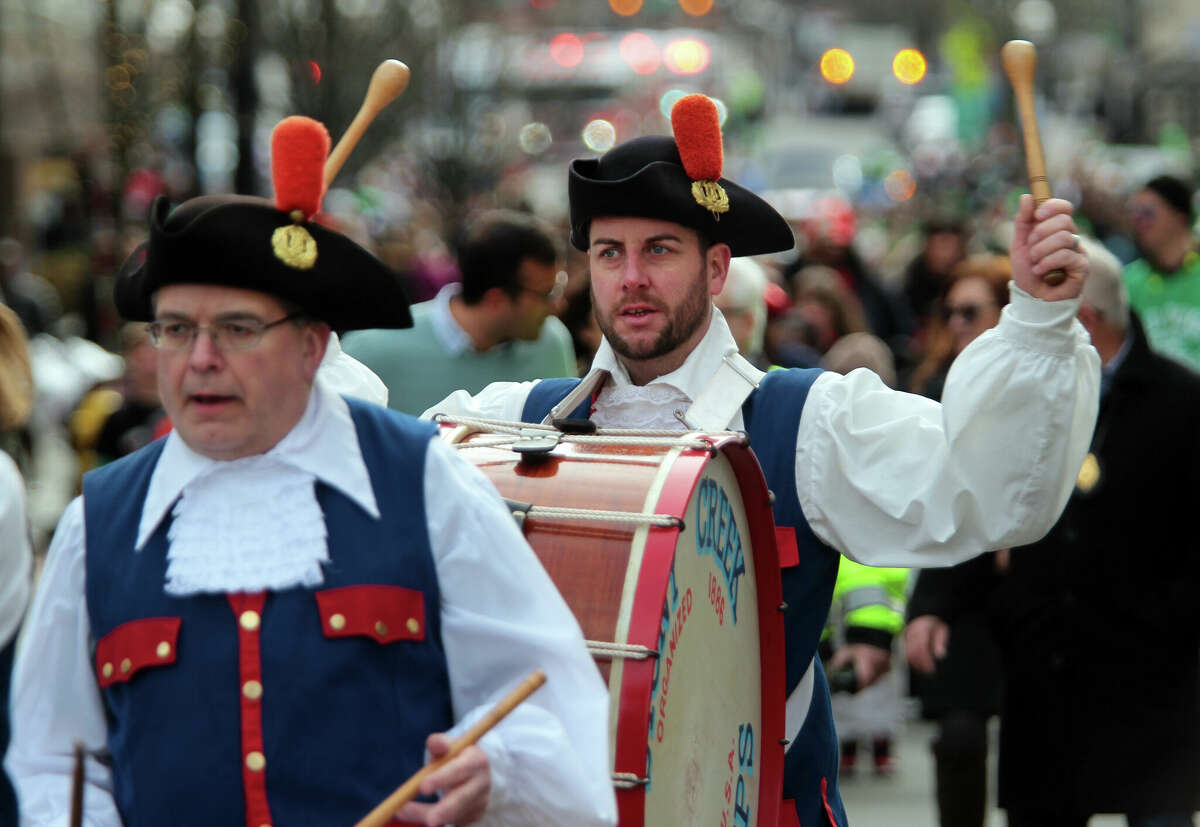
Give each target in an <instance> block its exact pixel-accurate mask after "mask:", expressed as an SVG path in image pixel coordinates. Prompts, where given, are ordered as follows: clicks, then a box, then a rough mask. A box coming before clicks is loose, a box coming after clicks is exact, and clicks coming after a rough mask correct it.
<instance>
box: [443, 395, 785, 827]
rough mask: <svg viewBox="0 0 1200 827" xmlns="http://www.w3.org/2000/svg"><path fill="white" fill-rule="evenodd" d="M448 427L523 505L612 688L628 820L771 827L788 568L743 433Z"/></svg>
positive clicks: (614, 746)
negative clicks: (783, 570)
mask: <svg viewBox="0 0 1200 827" xmlns="http://www.w3.org/2000/svg"><path fill="white" fill-rule="evenodd" d="M442 419H443V422H442V437H443V439H445V440H447V441H448V442H450V443H452V444H455V445H457V446H458V447H459V449H460V450H461V452H462V455H463V456H464V457H466V458H467V459H469V460H470V461H471V462H472V463H473V464H475V465H476V466H477V467H479V468H480V469H481V470H482V471H483V472H484V474H485V475H486V476H487V477H488V478H489V479H490V480H491V481H492V483H493V484H494V485H495V486H496V488H497V489H498V490H499V491H500V494H501V496H503V497H505V498H506V499H507V500H508V501H509V504H510V506H512V508H513V511H514V516H516V517H517V519H518V520H519V521H521V523H522V526H523V530H524V533H525V537H526V539H528V541H529V544H530V545H531V546H532V547H533V550H534V551H535V552H536V553H537V555H538V557H539V559H540V560H541V562H542V564H543V566H545V568H546V571H547V572H548V573H549V574H550V577H551V578H552V579H553V581H554V583H555V584H556V585H557V586H558V588H559V590H560V592H561V593H562V595H563V597H564V599H565V600H566V602H567V605H568V606H570V608H571V609H572V611H573V612H574V613H575V616H576V618H577V619H578V620H579V625H580V626H581V627H582V629H583V634H584V637H585V638H587V641H588V647H589V649H590V650H591V652H592V655H593V657H594V658H595V660H596V663H597V666H598V667H599V668H600V672H601V674H602V675H603V677H604V678H605V679H606V680H607V681H608V687H609V696H610V698H611V704H610V715H609V722H610V729H609V743H610V748H611V754H612V755H613V757H614V760H613V784H614V785H615V786H616V788H617V803H618V812H619V814H620V823H621V825H622V827H643V826H644V827H663V825H705V827H735V825H736V827H748V825H769V827H775V825H776V824H777V823H778V813H779V806H780V799H781V795H782V793H781V790H782V778H783V753H784V746H783V743H782V739H783V733H784V680H785V676H784V649H783V621H782V612H781V611H780V605H781V598H780V584H779V583H780V580H779V560H778V552H777V550H776V546H775V534H774V520H773V519H772V516H771V508H770V503H769V496H770V495H769V494H768V492H767V488H766V483H765V482H764V480H763V477H762V472H761V470H760V469H759V466H758V462H757V461H756V460H755V458H754V455H753V454H752V453H751V451H750V449H749V447H748V445H747V444H746V442H745V440H744V438H742V437H741V436H740V435H738V434H732V433H716V434H699V433H688V434H670V435H663V434H661V433H656V434H650V433H647V434H643V435H638V434H631V432H628V431H622V432H620V433H619V434H611V433H609V434H606V433H605V432H603V431H599V432H596V433H595V434H590V435H570V434H560V433H559V432H558V431H556V430H553V429H550V428H548V427H546V426H528V425H523V424H518V423H497V422H481V421H472V422H470V423H468V424H456V423H453V422H448V421H445V418H444V417H443V418H442Z"/></svg>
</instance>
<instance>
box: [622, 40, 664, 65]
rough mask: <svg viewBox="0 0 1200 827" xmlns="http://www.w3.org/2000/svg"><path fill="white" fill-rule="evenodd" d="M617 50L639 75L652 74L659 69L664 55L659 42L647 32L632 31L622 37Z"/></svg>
mask: <svg viewBox="0 0 1200 827" xmlns="http://www.w3.org/2000/svg"><path fill="white" fill-rule="evenodd" d="M617 50H618V51H619V52H620V53H621V58H622V59H623V60H624V61H625V62H626V63H627V64H629V68H630V69H632V70H633V71H635V72H637V73H638V74H639V75H652V74H654V73H655V72H657V71H658V67H659V65H660V64H661V63H662V56H661V55H660V54H659V52H658V44H656V43H655V42H654V40H653V39H651V37H650V35H648V34H646V33H645V32H630V33H629V34H627V35H625V36H624V37H622V38H621V42H620V44H619V45H618V46H617Z"/></svg>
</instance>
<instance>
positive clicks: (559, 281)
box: [517, 270, 567, 304]
mask: <svg viewBox="0 0 1200 827" xmlns="http://www.w3.org/2000/svg"><path fill="white" fill-rule="evenodd" d="M517 287H518V289H519V290H521V291H522V292H524V293H532V294H533V295H535V296H537V297H538V298H539V299H542V300H544V301H546V302H548V303H550V304H553V303H554V302H556V301H558V300H559V299H561V298H562V296H563V292H564V291H566V289H567V271H566V270H559V271H558V272H557V273H555V275H554V286H553V287H551V288H550V290H549V291H547V292H545V293H543V292H542V291H541V290H534V289H533V288H532V287H526V286H525V285H523V284H519V285H517Z"/></svg>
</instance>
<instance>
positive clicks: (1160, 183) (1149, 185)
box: [1142, 175, 1195, 224]
mask: <svg viewBox="0 0 1200 827" xmlns="http://www.w3.org/2000/svg"><path fill="white" fill-rule="evenodd" d="M1142 188H1143V189H1148V190H1150V191H1151V192H1153V193H1155V194H1157V195H1158V196H1159V197H1160V198H1162V200H1163V201H1166V202H1167V206H1168V207H1170V208H1171V209H1173V210H1175V212H1177V213H1180V214H1181V215H1183V216H1184V217H1186V218H1187V220H1188V223H1189V224H1191V223H1192V222H1193V221H1195V206H1194V204H1193V201H1192V188H1191V187H1189V186H1188V185H1187V184H1186V183H1184V181H1183V180H1181V179H1179V178H1176V177H1175V176H1174V175H1159V176H1156V177H1154V178H1151V179H1150V180H1149V181H1147V182H1146V183H1145V184H1144V185H1143V186H1142Z"/></svg>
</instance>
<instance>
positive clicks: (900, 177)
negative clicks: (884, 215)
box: [883, 169, 917, 201]
mask: <svg viewBox="0 0 1200 827" xmlns="http://www.w3.org/2000/svg"><path fill="white" fill-rule="evenodd" d="M883 191H884V192H886V193H887V196H888V198H890V199H892V200H893V201H907V200H908V199H910V198H912V197H913V196H914V195H916V193H917V182H916V180H914V179H913V177H912V174H911V173H909V172H908V170H904V169H897V170H892V172H890V173H888V176H887V178H884V179H883Z"/></svg>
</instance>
